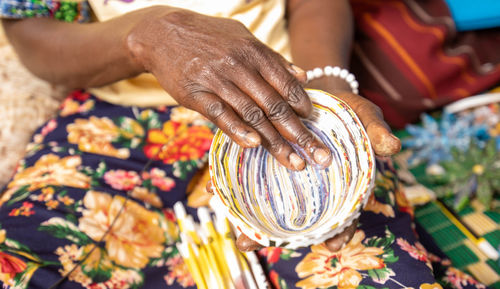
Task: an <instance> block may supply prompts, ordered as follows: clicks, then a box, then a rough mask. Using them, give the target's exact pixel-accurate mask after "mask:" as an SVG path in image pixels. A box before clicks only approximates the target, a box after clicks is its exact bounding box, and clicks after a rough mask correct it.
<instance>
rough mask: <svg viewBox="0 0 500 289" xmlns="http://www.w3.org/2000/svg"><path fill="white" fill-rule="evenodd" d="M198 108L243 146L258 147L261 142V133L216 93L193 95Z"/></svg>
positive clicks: (197, 93) (201, 92) (203, 92)
mask: <svg viewBox="0 0 500 289" xmlns="http://www.w3.org/2000/svg"><path fill="white" fill-rule="evenodd" d="M192 97H193V103H197V104H198V107H196V110H197V111H199V112H201V113H202V114H203V115H204V116H206V117H207V118H208V119H210V120H211V121H212V122H213V123H214V124H215V125H216V126H217V127H218V128H220V129H221V130H222V131H224V133H226V134H227V135H228V136H229V137H230V138H231V139H233V140H234V141H236V142H237V143H238V144H239V145H240V146H242V147H256V146H258V145H259V144H260V143H261V139H260V136H259V134H258V133H257V132H256V131H255V130H254V129H253V128H251V127H250V126H249V125H247V124H246V123H245V122H243V121H242V120H241V119H240V118H239V117H238V115H236V113H235V112H234V111H233V109H232V108H231V107H230V106H229V105H228V104H226V102H224V101H223V100H222V99H220V98H219V97H218V96H216V95H215V94H212V93H209V92H205V91H199V92H196V93H195V94H193V95H192Z"/></svg>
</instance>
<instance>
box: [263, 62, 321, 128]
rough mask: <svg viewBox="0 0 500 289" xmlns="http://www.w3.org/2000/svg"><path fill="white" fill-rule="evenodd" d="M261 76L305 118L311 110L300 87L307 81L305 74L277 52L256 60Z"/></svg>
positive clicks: (309, 102)
mask: <svg viewBox="0 0 500 289" xmlns="http://www.w3.org/2000/svg"><path fill="white" fill-rule="evenodd" d="M258 64H260V65H258V67H257V69H258V71H259V73H260V75H261V76H262V78H263V79H264V80H265V81H266V82H267V83H268V84H269V85H270V86H271V87H272V88H274V90H275V91H276V92H277V93H278V94H279V95H280V96H281V97H282V98H283V99H284V100H286V101H287V103H288V104H289V105H290V107H291V108H292V109H293V110H294V111H295V112H296V113H297V114H298V115H299V116H301V117H304V118H307V117H309V116H310V115H311V112H312V103H311V100H310V99H309V96H308V95H307V93H306V91H305V90H304V88H303V87H302V85H303V84H305V83H306V82H307V74H306V72H305V71H303V70H302V69H300V68H299V67H297V66H295V65H293V64H290V63H289V62H288V61H286V60H285V59H284V58H283V57H282V56H281V55H279V54H276V53H274V54H271V55H268V56H266V57H265V61H263V62H262V61H261V62H258Z"/></svg>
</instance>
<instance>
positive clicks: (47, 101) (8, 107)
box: [0, 25, 65, 187]
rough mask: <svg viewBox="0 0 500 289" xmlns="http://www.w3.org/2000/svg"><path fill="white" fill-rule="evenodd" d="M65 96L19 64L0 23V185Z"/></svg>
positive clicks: (12, 171)
mask: <svg viewBox="0 0 500 289" xmlns="http://www.w3.org/2000/svg"><path fill="white" fill-rule="evenodd" d="M64 95H65V92H64V91H63V90H62V89H61V88H60V87H54V86H52V85H50V84H49V83H47V82H46V81H43V80H41V79H39V78H37V77H35V76H34V75H33V74H31V73H30V72H29V71H28V70H27V69H26V68H25V67H24V66H23V65H22V64H21V61H19V58H18V57H17V55H16V53H15V52H14V49H13V48H12V46H11V45H10V44H9V43H8V42H7V39H6V38H5V35H4V33H3V29H2V27H1V25H0V116H1V117H0V187H2V186H3V185H5V184H6V183H7V181H8V180H9V179H10V178H11V177H12V175H13V174H14V168H15V167H16V164H17V162H18V161H19V160H20V159H21V158H22V157H23V156H24V154H25V147H26V145H27V144H28V142H29V140H30V138H31V135H32V134H33V132H34V131H35V129H37V128H38V127H39V126H40V125H42V124H43V123H44V122H46V121H47V120H48V119H49V118H51V117H53V116H55V115H56V110H57V108H58V107H59V105H60V104H61V100H62V98H63V97H64Z"/></svg>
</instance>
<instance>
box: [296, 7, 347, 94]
mask: <svg viewBox="0 0 500 289" xmlns="http://www.w3.org/2000/svg"><path fill="white" fill-rule="evenodd" d="M288 29H289V34H290V42H291V48H292V58H293V62H294V63H295V64H296V65H298V66H299V67H301V68H303V69H313V68H315V67H324V66H326V65H331V66H340V67H342V68H348V66H349V58H350V51H351V45H352V38H353V20H352V13H351V7H350V5H349V1H347V0H288ZM311 85H312V86H314V87H325V86H326V87H328V86H336V87H338V88H339V89H347V90H350V88H349V86H348V85H347V83H345V81H343V80H340V79H335V78H332V77H328V78H326V77H323V78H321V79H318V80H315V81H314V82H313V83H311Z"/></svg>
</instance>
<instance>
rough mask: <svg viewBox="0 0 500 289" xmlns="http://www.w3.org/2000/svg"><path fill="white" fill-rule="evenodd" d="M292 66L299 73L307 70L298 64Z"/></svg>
mask: <svg viewBox="0 0 500 289" xmlns="http://www.w3.org/2000/svg"><path fill="white" fill-rule="evenodd" d="M291 66H292V69H293V70H294V71H295V73H297V74H301V73H305V71H304V70H303V69H302V68H300V67H298V66H297V65H295V64H292V65H291Z"/></svg>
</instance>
